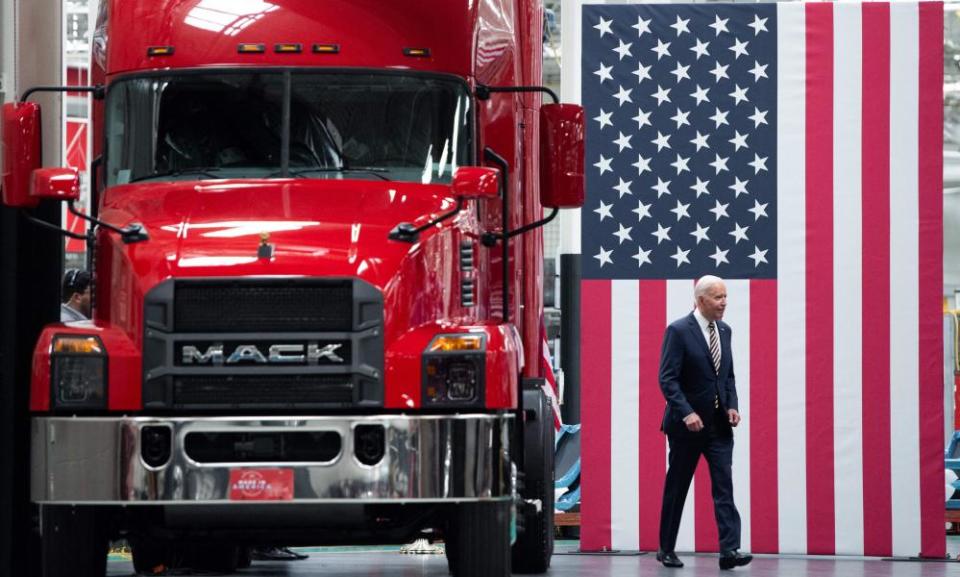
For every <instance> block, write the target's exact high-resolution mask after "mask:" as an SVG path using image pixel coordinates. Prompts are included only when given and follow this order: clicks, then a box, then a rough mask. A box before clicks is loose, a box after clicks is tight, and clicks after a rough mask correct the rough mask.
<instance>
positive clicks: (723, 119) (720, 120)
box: [710, 108, 730, 128]
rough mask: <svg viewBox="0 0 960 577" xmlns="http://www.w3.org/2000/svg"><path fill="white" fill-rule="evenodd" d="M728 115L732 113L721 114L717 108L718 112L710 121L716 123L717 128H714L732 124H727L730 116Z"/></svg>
mask: <svg viewBox="0 0 960 577" xmlns="http://www.w3.org/2000/svg"><path fill="white" fill-rule="evenodd" d="M728 114H730V113H729V112H721V111H720V109H719V108H717V112H716V113H714V115H713V116H711V117H710V120H712V121H713V122H714V123H716V126H714V128H720V125H721V124H730V123H729V122H727V115H728Z"/></svg>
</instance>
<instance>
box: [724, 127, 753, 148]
mask: <svg viewBox="0 0 960 577" xmlns="http://www.w3.org/2000/svg"><path fill="white" fill-rule="evenodd" d="M747 136H749V134H740V133H739V132H738V131H736V130H734V131H733V138H731V139H730V140H728V141H727V142H729V143H730V144H732V145H733V146H735V147H736V148H734V149H733V151H734V152H736V151H738V150H740V149H741V148H750V147H749V146H747Z"/></svg>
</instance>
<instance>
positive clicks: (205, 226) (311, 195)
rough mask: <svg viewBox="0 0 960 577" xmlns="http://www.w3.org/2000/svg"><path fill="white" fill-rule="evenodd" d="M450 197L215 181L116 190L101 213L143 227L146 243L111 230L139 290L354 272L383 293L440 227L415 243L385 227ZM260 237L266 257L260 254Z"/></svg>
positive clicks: (435, 188) (323, 184)
mask: <svg viewBox="0 0 960 577" xmlns="http://www.w3.org/2000/svg"><path fill="white" fill-rule="evenodd" d="M454 204H455V199H454V198H453V197H452V196H451V191H450V187H449V186H444V185H423V184H418V183H408V182H392V181H390V182H388V181H382V182H381V181H359V180H349V181H348V180H332V179H331V180H323V179H317V180H314V179H290V180H286V179H285V180H243V181H239V180H235V181H229V180H218V181H199V182H198V181H190V182H165V183H149V184H146V183H144V184H137V185H124V186H118V187H114V188H112V189H110V191H109V192H108V196H107V198H106V199H105V202H104V211H103V215H102V216H103V218H104V220H107V221H108V222H111V223H114V224H117V225H120V226H124V225H127V224H130V223H135V222H136V223H141V224H142V225H143V226H144V227H145V228H146V231H147V234H148V235H149V237H150V238H149V240H147V241H144V242H138V243H132V244H128V245H122V243H120V241H119V240H118V239H117V238H116V237H117V235H115V234H111V236H112V237H113V240H114V246H115V248H117V249H119V250H121V251H123V252H125V253H126V257H127V258H126V259H125V260H128V264H129V266H131V267H132V268H133V270H134V271H136V273H135V275H136V276H137V277H139V282H140V283H142V285H141V286H140V287H139V288H140V289H141V290H144V291H145V290H149V288H150V287H151V286H153V285H154V284H156V283H158V282H161V281H163V280H164V279H166V278H169V277H211V276H217V277H222V276H247V275H255V276H286V275H311V276H313V275H323V276H352V277H359V278H362V279H364V280H366V281H367V282H370V283H371V284H373V285H375V286H377V287H379V288H381V290H383V289H384V288H385V287H386V285H387V284H388V283H389V282H390V279H391V278H393V277H394V276H395V275H396V274H397V272H398V270H399V268H400V267H401V266H402V264H403V261H404V260H405V259H407V258H408V257H409V256H411V255H412V254H414V253H416V252H417V251H419V250H421V247H422V243H423V242H425V241H426V239H428V238H429V237H430V236H431V235H433V234H436V233H437V232H438V231H439V230H441V228H440V227H437V228H433V229H431V230H429V231H426V232H425V233H423V234H422V235H421V242H420V243H407V242H398V241H395V240H389V239H388V234H389V232H390V231H391V230H392V229H393V228H394V227H395V226H396V225H397V224H398V223H401V222H412V223H414V224H417V225H420V224H423V223H425V222H428V219H430V218H431V217H435V216H436V215H438V214H440V213H441V212H444V211H447V210H450V209H451V208H452V207H453V206H454ZM461 214H463V213H461ZM452 222H454V220H451V221H447V223H452ZM264 241H265V242H266V243H268V244H269V245H271V246H272V247H273V256H272V257H271V258H259V257H258V247H259V246H260V244H261V243H262V242H264Z"/></svg>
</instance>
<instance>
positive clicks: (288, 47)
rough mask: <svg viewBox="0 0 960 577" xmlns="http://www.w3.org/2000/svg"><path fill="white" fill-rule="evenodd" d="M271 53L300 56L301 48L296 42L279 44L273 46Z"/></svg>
mask: <svg viewBox="0 0 960 577" xmlns="http://www.w3.org/2000/svg"><path fill="white" fill-rule="evenodd" d="M273 51H274V52H276V53H277V54H300V53H301V52H303V46H302V45H301V44H300V43H298V42H280V43H278V44H274V45H273Z"/></svg>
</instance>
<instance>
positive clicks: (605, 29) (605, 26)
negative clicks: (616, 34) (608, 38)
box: [593, 16, 613, 38]
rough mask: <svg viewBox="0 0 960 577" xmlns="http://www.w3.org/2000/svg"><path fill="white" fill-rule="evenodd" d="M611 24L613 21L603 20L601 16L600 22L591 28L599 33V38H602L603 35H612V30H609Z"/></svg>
mask: <svg viewBox="0 0 960 577" xmlns="http://www.w3.org/2000/svg"><path fill="white" fill-rule="evenodd" d="M611 24H613V19H612V18H611V19H610V20H604V19H603V16H601V17H600V22H598V23H597V24H596V25H595V26H594V27H593V28H594V29H595V30H599V31H600V38H603V35H604V34H608V33H609V34H613V30H611V29H610V25H611Z"/></svg>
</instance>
